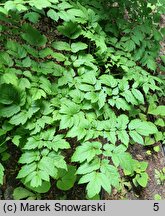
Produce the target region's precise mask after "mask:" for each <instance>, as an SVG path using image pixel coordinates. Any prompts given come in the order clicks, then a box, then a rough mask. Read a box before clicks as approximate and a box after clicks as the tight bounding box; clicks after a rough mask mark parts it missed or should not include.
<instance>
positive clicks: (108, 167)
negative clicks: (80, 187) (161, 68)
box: [0, 0, 165, 199]
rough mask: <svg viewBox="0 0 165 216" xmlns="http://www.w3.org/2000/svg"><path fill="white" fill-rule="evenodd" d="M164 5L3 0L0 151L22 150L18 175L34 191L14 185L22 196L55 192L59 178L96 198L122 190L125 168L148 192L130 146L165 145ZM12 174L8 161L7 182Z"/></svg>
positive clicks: (142, 168)
mask: <svg viewBox="0 0 165 216" xmlns="http://www.w3.org/2000/svg"><path fill="white" fill-rule="evenodd" d="M163 4H164V2H163V1H161V2H159V4H158V1H157V0H156V1H154V2H153V1H149V2H148V3H146V1H140V0H139V1H131V2H130V1H117V2H115V4H114V1H103V0H101V1H90V2H89V1H87V0H79V1H73V0H72V1H68V0H63V1H61V0H56V1H55V0H45V1H41V0H35V1H23V0H22V1H21V0H19V1H18V0H14V1H3V3H2V4H1V5H0V21H1V23H2V24H1V25H0V40H1V47H0V92H1V96H0V122H1V128H0V147H1V145H2V147H3V150H2V152H5V151H6V148H7V147H6V146H7V144H8V141H9V142H12V144H14V145H15V146H16V147H17V148H18V149H19V150H20V151H21V156H20V158H19V160H18V163H19V164H20V166H21V168H20V170H19V172H18V175H17V179H20V181H21V182H22V183H23V184H24V185H25V187H26V188H28V190H27V189H25V188H17V189H15V191H14V197H15V199H25V198H32V197H33V198H34V197H35V198H36V193H46V192H47V191H49V189H50V187H51V184H50V182H51V179H54V180H55V182H56V187H57V188H59V189H61V190H64V191H65V190H69V189H71V188H72V187H73V186H74V184H76V183H77V182H78V184H86V190H87V197H88V198H89V199H93V198H94V197H98V196H99V193H100V191H101V189H104V190H105V191H107V192H108V193H111V191H112V188H116V189H117V190H118V189H119V188H120V184H121V176H120V173H121V172H120V171H121V170H122V171H123V173H124V175H126V176H129V178H130V179H131V181H132V182H133V183H134V185H135V186H139V185H140V186H141V187H146V185H147V181H148V178H149V177H148V174H147V173H146V169H147V164H146V163H145V162H138V161H137V160H134V159H133V157H132V155H131V153H129V150H128V149H129V147H130V144H134V143H136V144H141V145H152V144H154V143H155V142H157V141H162V140H163V139H164V134H163V133H162V132H161V130H162V127H163V126H164V113H165V112H164V106H163V105H162V104H161V103H159V101H160V99H161V98H162V97H163V96H164V93H163V86H164V79H163V78H162V76H160V75H159V74H157V71H156V69H157V63H156V57H157V56H158V52H159V49H160V45H159V42H160V41H161V40H162V38H163V33H162V32H163V31H162V30H161V29H160V27H159V25H158V23H159V18H160V14H161V13H163V7H164V5H163ZM153 7H154V8H155V10H153V9H152V8H153ZM22 19H23V21H22ZM43 20H44V22H45V21H46V20H47V21H48V25H50V26H48V30H46V31H45V30H44V28H43V25H45V24H43ZM163 60H164V58H163V57H162V61H163ZM151 115H152V117H154V121H153V120H151V119H150V116H151ZM4 149H5V150H4ZM0 154H1V152H0ZM2 158H3V157H2ZM3 172H4V168H3V166H2V164H0V184H3ZM29 190H31V191H34V193H32V192H30V191H29Z"/></svg>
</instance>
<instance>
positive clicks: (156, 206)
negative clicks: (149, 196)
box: [153, 203, 159, 211]
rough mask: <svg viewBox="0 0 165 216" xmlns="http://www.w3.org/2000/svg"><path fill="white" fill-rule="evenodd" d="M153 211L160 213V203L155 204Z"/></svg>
mask: <svg viewBox="0 0 165 216" xmlns="http://www.w3.org/2000/svg"><path fill="white" fill-rule="evenodd" d="M153 210H154V211H159V203H154V207H153Z"/></svg>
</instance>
